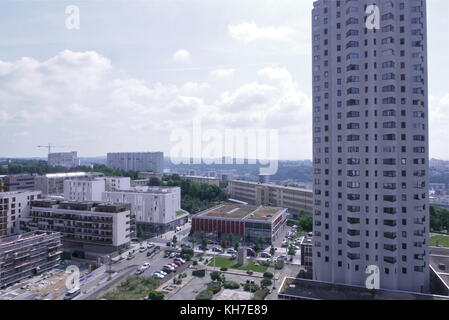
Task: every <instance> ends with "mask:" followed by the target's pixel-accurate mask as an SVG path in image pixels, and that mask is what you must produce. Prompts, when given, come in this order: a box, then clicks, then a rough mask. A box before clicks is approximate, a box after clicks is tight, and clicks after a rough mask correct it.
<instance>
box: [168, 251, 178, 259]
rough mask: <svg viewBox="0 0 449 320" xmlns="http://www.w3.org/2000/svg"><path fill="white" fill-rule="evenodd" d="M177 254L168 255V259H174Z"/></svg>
mask: <svg viewBox="0 0 449 320" xmlns="http://www.w3.org/2000/svg"><path fill="white" fill-rule="evenodd" d="M176 255H177V253H176V252H172V253H170V255H169V256H168V257H169V258H174V257H176Z"/></svg>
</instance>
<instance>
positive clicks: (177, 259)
mask: <svg viewBox="0 0 449 320" xmlns="http://www.w3.org/2000/svg"><path fill="white" fill-rule="evenodd" d="M174 261H175V262H176V261H179V262H181V263H182V264H184V263H186V261H185V260H184V259H183V258H175V259H174Z"/></svg>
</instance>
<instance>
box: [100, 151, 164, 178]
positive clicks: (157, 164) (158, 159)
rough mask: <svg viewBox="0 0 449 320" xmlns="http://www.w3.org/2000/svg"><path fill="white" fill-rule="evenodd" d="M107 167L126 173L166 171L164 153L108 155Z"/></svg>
mask: <svg viewBox="0 0 449 320" xmlns="http://www.w3.org/2000/svg"><path fill="white" fill-rule="evenodd" d="M107 166H108V167H109V168H114V169H120V170H124V171H129V170H134V171H153V172H155V173H162V172H163V171H164V153H163V152H118V153H108V154H107Z"/></svg>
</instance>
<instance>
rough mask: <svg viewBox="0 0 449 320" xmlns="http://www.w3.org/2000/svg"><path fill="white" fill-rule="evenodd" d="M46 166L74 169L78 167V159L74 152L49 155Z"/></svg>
mask: <svg viewBox="0 0 449 320" xmlns="http://www.w3.org/2000/svg"><path fill="white" fill-rule="evenodd" d="M48 165H50V166H61V167H66V168H75V167H77V166H79V165H80V159H79V158H78V153H77V152H76V151H72V152H57V153H49V154H48Z"/></svg>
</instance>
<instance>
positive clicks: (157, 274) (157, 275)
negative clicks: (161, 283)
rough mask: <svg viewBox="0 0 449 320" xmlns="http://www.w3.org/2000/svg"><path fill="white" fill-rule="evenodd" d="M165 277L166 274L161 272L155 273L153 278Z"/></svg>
mask: <svg viewBox="0 0 449 320" xmlns="http://www.w3.org/2000/svg"><path fill="white" fill-rule="evenodd" d="M164 277H165V276H164V275H163V274H161V273H159V272H155V273H153V278H155V279H164Z"/></svg>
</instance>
